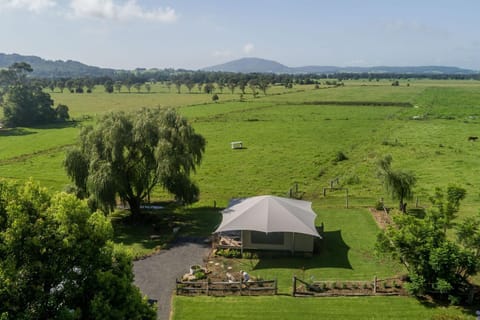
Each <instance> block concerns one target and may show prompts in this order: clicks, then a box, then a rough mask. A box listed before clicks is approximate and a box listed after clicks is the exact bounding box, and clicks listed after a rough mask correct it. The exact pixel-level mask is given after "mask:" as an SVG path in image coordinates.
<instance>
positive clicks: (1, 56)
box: [0, 53, 116, 78]
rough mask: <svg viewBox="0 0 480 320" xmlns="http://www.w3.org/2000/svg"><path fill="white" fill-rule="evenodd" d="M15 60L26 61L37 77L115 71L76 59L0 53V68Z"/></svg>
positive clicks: (100, 74) (91, 75)
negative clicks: (53, 59) (64, 59)
mask: <svg viewBox="0 0 480 320" xmlns="http://www.w3.org/2000/svg"><path fill="white" fill-rule="evenodd" d="M15 62H26V63H28V64H30V65H31V66H32V68H33V73H32V76H34V77H39V78H70V77H87V76H89V77H101V76H112V75H113V74H114V73H115V72H116V71H115V70H114V69H106V68H99V67H93V66H88V65H86V64H83V63H81V62H78V61H72V60H67V61H62V60H56V61H52V60H45V59H42V58H40V57H37V56H24V55H20V54H16V53H13V54H5V53H0V68H6V67H8V66H10V65H12V64H13V63H15Z"/></svg>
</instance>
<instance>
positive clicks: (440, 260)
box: [377, 187, 480, 302]
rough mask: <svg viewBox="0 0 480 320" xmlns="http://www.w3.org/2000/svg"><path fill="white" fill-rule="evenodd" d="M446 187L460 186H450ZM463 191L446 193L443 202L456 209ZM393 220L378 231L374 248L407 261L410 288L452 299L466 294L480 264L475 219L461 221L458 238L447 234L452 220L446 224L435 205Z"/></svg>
mask: <svg viewBox="0 0 480 320" xmlns="http://www.w3.org/2000/svg"><path fill="white" fill-rule="evenodd" d="M449 190H450V191H452V190H456V191H459V190H463V189H461V188H453V187H450V188H449ZM437 192H439V191H438V190H437ZM462 194H463V195H464V193H462V192H461V191H460V192H459V193H456V196H452V197H447V201H446V202H444V203H443V206H444V207H445V208H453V207H455V208H456V209H457V210H458V208H459V204H460V200H461V198H463V196H461V195H462ZM459 195H460V197H459ZM437 205H438V202H437ZM393 221H394V223H393V224H392V225H390V226H388V227H387V229H386V230H385V232H383V233H381V234H379V236H378V239H377V249H379V251H380V252H384V253H389V254H391V255H392V256H393V257H396V258H399V259H400V260H401V261H402V262H403V263H404V264H405V265H406V267H407V269H408V275H409V278H410V283H409V290H410V292H411V293H413V294H415V295H423V294H431V295H434V296H439V297H444V298H449V299H450V300H451V302H459V300H460V299H462V298H466V297H468V291H469V290H470V285H469V282H468V281H469V277H470V276H472V275H475V274H476V273H477V272H478V268H479V265H480V264H479V262H480V259H479V258H480V257H479V255H478V252H479V248H480V242H478V239H479V238H480V237H479V234H480V232H479V231H478V222H479V221H478V219H473V218H471V219H468V220H466V221H464V222H462V223H461V224H460V228H459V229H458V232H457V234H458V238H459V241H458V242H455V241H453V240H452V239H450V238H449V237H447V232H448V231H449V230H451V227H452V224H451V223H448V224H446V223H445V222H446V220H445V215H444V214H442V213H441V212H440V211H438V209H435V208H434V209H433V210H430V211H428V212H427V213H426V215H425V217H415V216H412V215H409V214H397V215H394V217H393ZM448 221H449V222H451V221H450V220H448Z"/></svg>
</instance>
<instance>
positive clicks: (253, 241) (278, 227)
mask: <svg viewBox="0 0 480 320" xmlns="http://www.w3.org/2000/svg"><path fill="white" fill-rule="evenodd" d="M316 217H317V215H316V214H315V212H313V210H312V203H311V202H308V201H303V200H296V199H289V198H282V197H276V196H270V195H266V196H257V197H252V198H247V199H242V200H238V201H236V202H235V203H233V204H232V205H231V206H229V207H228V208H226V209H224V210H223V211H222V223H221V224H220V226H219V227H218V228H217V230H215V232H214V233H222V232H231V231H239V232H240V241H239V245H240V249H242V250H243V249H254V250H283V251H291V252H292V253H294V252H313V245H314V239H315V238H321V236H320V235H319V234H318V232H317V229H316V228H315V218H316Z"/></svg>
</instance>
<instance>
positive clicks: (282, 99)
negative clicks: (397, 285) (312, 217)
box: [0, 79, 480, 319]
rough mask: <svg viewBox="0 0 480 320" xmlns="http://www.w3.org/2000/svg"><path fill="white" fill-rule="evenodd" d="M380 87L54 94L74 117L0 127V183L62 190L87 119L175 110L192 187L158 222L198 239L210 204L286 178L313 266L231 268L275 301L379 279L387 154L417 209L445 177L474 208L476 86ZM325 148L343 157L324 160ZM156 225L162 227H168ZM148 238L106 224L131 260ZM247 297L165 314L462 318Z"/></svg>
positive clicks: (351, 84) (385, 271)
mask: <svg viewBox="0 0 480 320" xmlns="http://www.w3.org/2000/svg"><path fill="white" fill-rule="evenodd" d="M407 83H409V84H410V85H409V86H407V85H406V84H407ZM390 84H391V82H389V81H379V82H376V81H372V82H368V81H364V80H358V81H345V86H344V87H338V88H327V87H322V88H320V89H314V88H313V86H296V87H295V88H293V89H285V88H283V87H281V86H274V87H272V88H270V89H269V91H268V95H267V96H263V95H262V94H260V95H259V97H258V98H255V99H254V98H253V97H252V96H251V94H246V95H245V96H244V97H243V101H240V97H239V94H238V93H235V94H233V95H232V94H230V93H227V92H228V91H227V90H224V93H223V94H220V100H219V102H218V103H211V96H210V95H206V94H200V93H198V91H196V89H194V90H193V91H192V92H194V93H191V94H188V93H186V92H187V90H186V88H183V89H182V92H183V93H182V94H177V93H176V91H175V88H172V90H171V92H169V91H168V89H167V88H166V87H164V86H161V85H160V84H157V85H156V86H154V87H153V88H152V92H151V93H136V92H135V91H134V90H132V93H130V94H129V93H126V92H122V93H113V94H106V93H104V92H103V88H101V87H97V88H96V90H95V91H94V93H92V94H83V95H79V94H70V93H66V92H65V93H59V92H55V93H53V94H52V97H53V98H54V99H55V104H58V103H64V104H67V105H68V106H69V108H70V110H71V115H72V116H73V117H74V118H75V119H76V120H77V122H76V123H75V125H68V126H63V127H40V128H19V129H16V130H3V131H0V175H1V176H2V177H6V178H11V179H20V180H24V179H29V178H30V177H32V178H34V179H35V180H39V181H41V182H42V184H44V185H45V186H48V187H49V188H50V189H51V190H62V189H63V188H64V187H65V185H67V184H68V183H69V181H68V178H67V176H66V174H65V172H64V169H63V167H62V163H63V159H64V154H65V150H66V148H68V147H69V146H71V145H73V144H75V143H76V139H77V134H78V132H79V129H80V128H81V126H82V125H86V124H90V123H93V121H94V120H95V118H96V117H97V116H98V115H100V114H103V113H105V112H108V111H110V110H115V111H118V110H135V109H138V108H140V107H143V106H159V105H160V106H167V105H168V106H172V107H176V108H178V110H179V112H180V113H181V114H183V115H184V116H186V117H187V118H188V119H189V121H190V122H191V123H192V125H193V126H194V127H195V129H196V131H197V132H199V133H200V134H202V135H203V136H204V137H205V138H206V140H207V148H206V153H205V156H204V159H203V162H202V165H201V166H200V167H199V169H198V171H197V173H196V174H195V175H194V179H195V181H196V182H197V183H198V185H199V187H200V190H201V199H200V201H199V202H198V203H196V204H195V205H193V206H190V207H187V208H183V209H181V210H180V209H177V210H174V211H169V210H166V211H165V213H164V214H162V216H163V215H169V216H170V217H171V219H173V220H175V225H178V226H180V227H181V229H180V233H181V234H183V235H209V234H210V233H211V232H212V231H213V230H214V227H215V226H216V225H217V224H218V223H219V221H220V214H219V213H218V207H224V206H226V205H227V203H228V201H229V199H231V198H234V197H246V196H253V195H259V194H275V195H280V196H285V195H287V192H288V190H289V189H290V188H291V187H292V186H293V185H294V184H295V183H297V184H298V187H299V191H300V192H301V193H302V194H303V198H304V199H306V200H310V201H312V202H313V206H314V209H315V211H316V212H317V213H318V218H317V224H320V223H322V222H323V223H324V224H325V230H326V232H327V240H328V241H326V242H325V246H324V248H323V250H322V252H321V254H320V255H319V256H318V257H315V258H313V259H301V258H298V259H270V260H269V259H260V260H238V261H236V263H237V266H241V267H242V268H244V269H247V270H250V272H251V273H252V274H253V275H257V276H261V277H264V278H270V277H276V278H278V280H279V284H280V286H281V292H282V293H284V294H285V293H288V292H289V291H290V289H291V288H290V286H291V277H292V275H293V274H296V275H297V276H299V277H303V278H305V279H307V280H309V279H312V280H326V279H345V280H349V279H350V280H370V279H372V277H373V276H374V275H377V276H378V277H386V276H391V275H395V274H399V273H402V272H403V270H402V268H401V267H399V266H398V265H397V264H395V263H394V262H392V261H388V260H379V258H377V257H375V256H374V254H373V246H374V242H375V236H376V234H377V232H378V228H377V227H376V225H375V223H374V221H373V219H372V217H371V215H370V214H369V212H368V209H367V208H368V207H371V206H373V205H374V203H375V202H376V201H377V200H378V199H380V198H382V197H385V200H386V203H387V204H388V205H389V206H396V202H395V201H393V200H391V199H389V198H388V197H386V194H385V192H384V191H383V189H382V186H381V183H380V181H379V180H378V179H377V176H376V162H377V161H378V159H380V158H382V157H383V156H384V155H386V154H391V155H392V156H393V159H394V161H393V167H394V168H402V169H408V170H411V171H413V172H414V173H415V174H416V175H417V178H418V182H417V186H416V187H415V189H414V190H415V195H416V196H417V197H418V202H419V205H421V206H428V205H429V200H428V198H429V196H430V195H431V194H432V192H433V190H434V189H435V188H436V187H442V188H445V187H446V186H447V185H448V184H451V183H454V184H458V185H460V186H462V187H464V188H466V189H467V197H466V199H465V200H464V201H463V203H462V207H461V212H460V216H461V217H465V216H470V215H474V214H477V213H478V208H479V207H480V193H479V191H478V190H479V181H478V178H477V177H478V176H479V175H480V167H479V166H478V156H479V148H480V145H479V144H478V143H475V142H469V141H467V138H468V137H469V136H478V135H479V133H480V120H479V117H480V82H477V81H430V80H421V81H420V80H413V79H412V80H410V81H408V82H407V81H401V82H400V84H401V85H400V87H392V86H391V85H390ZM124 91H125V89H124ZM237 91H238V90H237ZM247 93H248V90H247ZM375 103H377V104H378V103H381V104H382V106H374V104H375ZM389 103H390V104H393V105H389ZM398 103H409V104H410V105H411V107H401V106H398ZM238 140H241V141H243V143H244V146H245V148H244V149H241V150H232V149H231V148H230V142H231V141H238ZM338 152H342V153H344V154H345V155H346V156H347V157H348V160H345V161H341V162H335V161H334V160H335V157H336V155H337V153H338ZM334 178H339V180H338V181H339V185H340V186H343V187H346V188H348V190H349V206H350V208H349V209H345V208H344V207H345V194H344V192H329V193H327V196H326V197H324V196H323V192H322V191H323V188H324V187H327V186H329V185H330V181H331V180H332V179H334ZM154 198H155V199H156V200H162V201H163V200H170V199H171V197H170V196H169V195H167V194H165V193H164V192H163V191H162V190H161V189H157V190H155V193H154ZM414 202H415V201H412V202H410V203H409V207H411V206H413V205H414ZM214 203H215V204H216V206H217V208H214ZM160 231H163V232H165V233H168V232H170V229H162V228H160ZM157 232H158V230H155V229H154V228H153V226H152V224H149V223H148V221H146V222H145V223H144V224H140V225H137V226H136V227H135V228H134V229H131V228H129V227H128V226H127V225H124V224H122V223H121V222H116V223H115V237H116V238H115V241H116V242H117V243H118V244H123V245H125V246H127V247H129V248H131V249H132V250H133V251H134V254H136V255H143V254H148V253H150V252H152V250H155V249H156V248H161V247H163V246H164V245H165V242H167V241H168V239H169V237H168V236H167V237H165V238H164V239H163V238H162V239H159V240H155V241H152V240H150V238H149V236H150V235H151V234H154V233H157ZM247 299H248V298H241V299H239V300H233V299H230V298H225V299H213V298H199V299H187V298H181V297H179V298H175V299H174V304H175V310H176V312H175V315H174V318H175V319H187V318H191V317H192V315H196V316H197V317H195V318H198V317H199V316H203V315H205V317H207V315H208V316H209V317H208V318H209V319H215V318H216V319H222V318H224V316H225V314H226V313H227V312H228V311H229V309H230V310H231V309H236V308H238V310H237V311H238V317H239V318H245V317H246V316H247V315H248V317H249V318H252V317H253V318H254V319H255V315H256V314H261V312H260V311H259V310H262V308H263V309H265V308H266V310H267V312H268V313H269V314H271V315H272V316H271V318H273V317H274V316H275V318H277V319H278V318H280V319H296V318H298V311H299V310H302V311H304V313H303V316H302V318H303V319H310V318H313V317H315V318H317V317H324V318H328V319H335V316H337V318H338V319H345V318H352V317H355V318H359V316H358V315H359V314H360V315H363V314H364V313H368V312H370V314H371V316H370V317H368V316H365V318H366V319H382V318H383V319H384V318H396V319H401V318H402V317H403V318H405V319H407V318H408V319H428V318H431V317H432V316H433V315H435V314H438V313H442V312H447V313H450V312H451V313H452V314H460V312H461V311H459V310H456V309H445V310H444V309H438V308H430V307H427V306H425V305H422V304H420V303H418V302H417V301H416V300H414V299H409V298H398V299H397V298H379V299H376V298H375V299H343V298H337V299H316V300H312V299H293V298H289V297H283V296H281V297H274V298H258V299H257V298H255V299H252V300H247ZM345 304H348V306H349V307H348V308H346V307H345ZM389 305H390V309H389V307H388V306H389ZM207 306H208V307H207ZM288 306H291V308H288ZM249 308H250V309H249ZM287 309H288V310H290V309H292V311H288V310H287ZM255 310H257V311H255ZM279 310H283V312H280V311H279ZM295 310H296V311H295ZM332 310H333V311H332ZM333 313H335V314H333ZM231 314H233V313H231ZM235 316H236V315H235ZM360 318H362V317H360ZM198 319H200V318H198Z"/></svg>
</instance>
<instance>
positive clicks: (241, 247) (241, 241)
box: [240, 230, 243, 257]
mask: <svg viewBox="0 0 480 320" xmlns="http://www.w3.org/2000/svg"><path fill="white" fill-rule="evenodd" d="M240 243H241V245H240V254H241V255H242V257H243V230H240Z"/></svg>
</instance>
